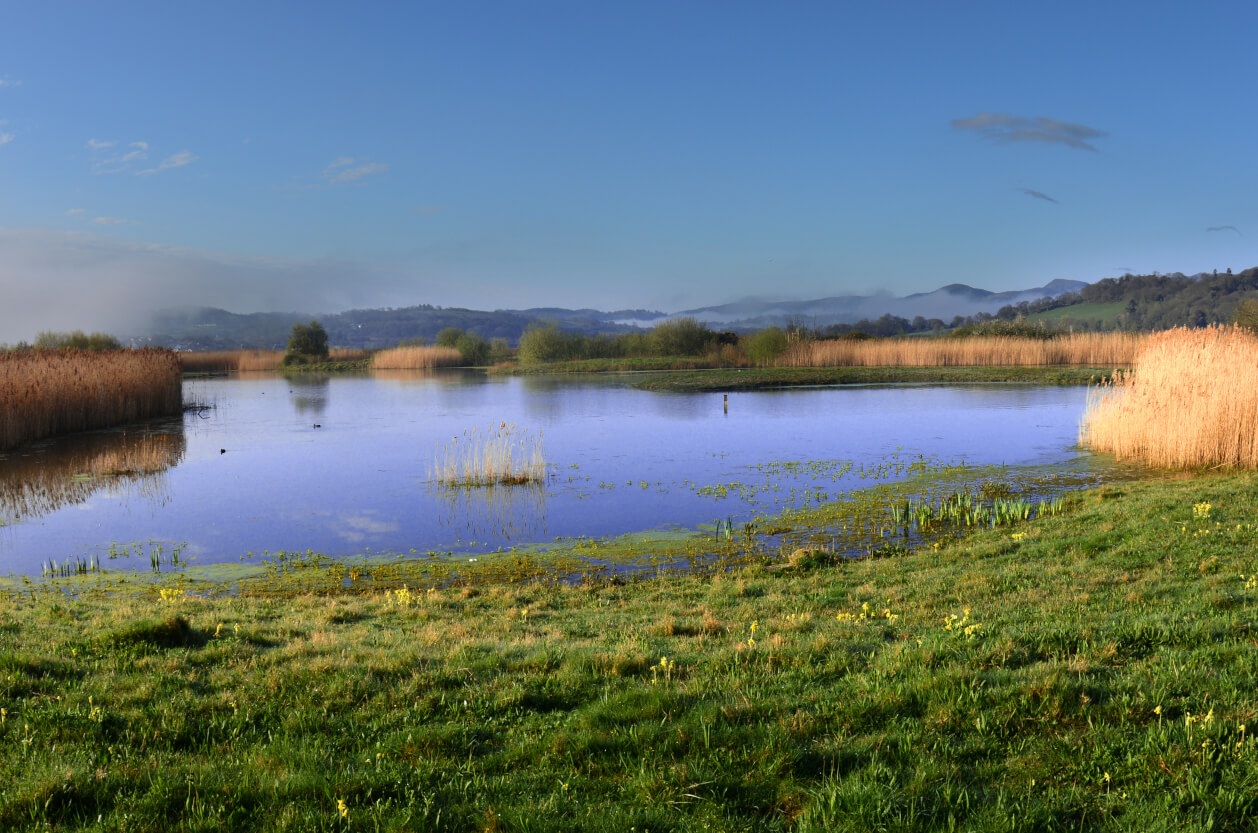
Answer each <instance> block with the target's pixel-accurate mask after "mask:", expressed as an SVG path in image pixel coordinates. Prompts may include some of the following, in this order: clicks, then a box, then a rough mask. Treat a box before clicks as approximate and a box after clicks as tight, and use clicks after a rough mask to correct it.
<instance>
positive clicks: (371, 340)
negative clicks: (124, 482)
mask: <svg viewBox="0 0 1258 833" xmlns="http://www.w3.org/2000/svg"><path fill="white" fill-rule="evenodd" d="M1085 286H1087V284H1086V283H1084V282H1082V281H1067V280H1056V281H1053V282H1052V283H1049V284H1046V285H1045V286H1042V287H1035V288H1032V289H1023V290H1017V291H1013V292H990V291H988V290H985V289H977V288H975V287H971V286H966V285H965V284H950V285H948V286H944V287H940V288H939V289H936V290H934V291H933V292H923V293H916V294H913V295H908V296H906V297H903V298H897V297H894V296H892V295H890V294H882V293H879V294H875V295H868V296H862V295H842V296H832V297H828V298H817V299H814V300H806V301H780V300H765V299H756V298H751V299H742V300H739V301H734V302H731V303H727V304H718V305H714V306H708V307H697V308H694V309H687V310H681V311H678V312H674V313H666V312H661V311H658V310H645V309H625V310H614V311H610V312H603V311H600V310H594V309H576V310H573V309H565V308H563V307H534V308H530V309H521V310H511V309H506V310H502V309H500V310H474V309H465V308H461V307H439V306H433V305H430V304H421V305H417V306H413V307H401V308H385V309H355V310H348V311H345V312H337V313H331V314H327V313H324V314H319V313H312V312H256V313H235V312H228V311H227V310H223V309H217V308H214V307H185V308H178V309H165V310H162V311H160V312H158V313H156V314H155V315H154V316H153V320H152V322H151V324H150V326H149V327H148V328H147V330H146V331H145V332H142V333H135V334H129V335H130V337H131V338H132V339H133V340H134V341H137V342H143V343H151V344H159V345H164V346H170V347H175V348H177V349H182V350H220V349H237V348H257V349H277V348H283V346H284V345H285V343H286V342H287V340H288V335H289V331H290V330H291V329H292V326H293V324H297V323H302V322H307V321H310V320H311V319H318V320H319V321H320V322H321V323H322V324H323V326H324V328H325V329H327V331H328V338H329V340H330V341H331V342H332V343H333V344H335V345H338V346H342V347H363V348H380V347H392V346H394V345H396V344H397V343H398V342H400V341H403V340H408V339H416V338H420V339H424V340H426V341H430V342H431V341H432V340H433V339H434V338H435V337H436V335H437V333H439V332H440V331H441V330H443V329H445V328H447V327H457V328H459V329H462V330H467V331H469V332H474V333H476V334H477V335H479V336H481V337H482V338H485V339H494V338H504V339H506V340H507V341H508V342H509V343H511V344H516V343H517V342H518V341H519V339H520V335H521V334H522V333H523V332H524V331H525V330H526V329H527V328H528V327H529V326H530V325H533V324H537V323H541V322H554V323H556V324H558V325H559V327H560V328H561V329H563V330H570V331H574V332H581V333H586V334H594V333H613V334H614V333H621V332H632V331H634V330H639V329H646V328H650V327H653V326H655V325H656V324H658V323H660V322H662V321H665V320H668V319H670V318H678V317H691V318H696V319H698V320H700V321H703V322H705V323H707V324H708V325H709V326H710V327H713V328H715V329H721V330H732V331H735V332H749V331H753V330H759V329H763V328H765V327H769V326H787V325H788V324H796V325H800V326H807V327H813V328H823V327H825V326H828V325H833V324H851V323H854V322H857V321H860V320H862V319H870V320H872V319H875V318H879V317H881V316H886V315H892V316H900V317H904V318H912V317H916V316H923V317H926V318H934V319H943V320H945V321H948V320H951V319H952V318H954V317H956V316H970V315H975V314H978V313H987V314H995V313H996V312H997V311H999V310H1000V309H1001V308H1003V307H1006V306H1009V305H1013V304H1017V303H1019V302H1021V301H1032V300H1038V299H1041V298H1046V297H1047V298H1051V297H1055V296H1058V295H1062V294H1065V293H1069V292H1077V291H1078V290H1080V289H1082V288H1083V287H1085Z"/></svg>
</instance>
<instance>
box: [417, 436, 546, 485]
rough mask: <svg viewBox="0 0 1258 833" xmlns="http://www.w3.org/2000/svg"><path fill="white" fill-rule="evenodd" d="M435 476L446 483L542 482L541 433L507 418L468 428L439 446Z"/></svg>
mask: <svg viewBox="0 0 1258 833" xmlns="http://www.w3.org/2000/svg"><path fill="white" fill-rule="evenodd" d="M432 478H433V480H436V481H437V482H439V483H442V484H444V485H446V486H493V485H499V484H501V485H518V484H523V483H541V482H543V481H544V480H545V479H546V460H545V458H544V457H543V455H542V435H541V433H540V432H539V433H538V434H537V436H533V435H532V434H530V433H529V430H528V429H527V428H519V427H518V426H516V425H514V424H512V423H508V422H503V423H502V424H501V425H499V426H498V427H497V428H493V427H490V428H489V429H488V430H486V431H480V430H478V429H476V428H473V429H472V430H471V431H465V432H463V436H461V437H454V438H453V439H451V440H450V442H449V443H447V444H446V445H445V446H444V447H442V448H441V449H439V450H438V453H437V458H436V462H435V464H434V467H433V471H432Z"/></svg>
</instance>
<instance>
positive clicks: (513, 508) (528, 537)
mask: <svg viewBox="0 0 1258 833" xmlns="http://www.w3.org/2000/svg"><path fill="white" fill-rule="evenodd" d="M435 488H436V489H437V493H438V494H439V495H441V496H443V497H444V498H445V501H444V511H443V512H442V514H441V515H440V516H439V517H438V524H439V525H440V526H441V527H442V528H443V529H447V530H449V531H451V532H453V533H454V534H455V536H456V543H458V544H471V543H474V542H484V541H496V540H503V539H505V540H507V541H540V540H544V539H545V538H546V537H547V536H546V486H545V484H543V483H519V484H512V485H495V486H477V487H468V488H440V487H435Z"/></svg>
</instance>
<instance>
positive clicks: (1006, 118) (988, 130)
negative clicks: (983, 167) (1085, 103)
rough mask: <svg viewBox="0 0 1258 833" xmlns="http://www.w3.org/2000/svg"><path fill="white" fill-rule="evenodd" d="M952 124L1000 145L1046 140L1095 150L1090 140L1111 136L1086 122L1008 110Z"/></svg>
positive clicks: (953, 121) (955, 120)
mask: <svg viewBox="0 0 1258 833" xmlns="http://www.w3.org/2000/svg"><path fill="white" fill-rule="evenodd" d="M952 126H953V127H955V128H956V129H958V130H974V131H977V132H978V134H979V136H980V137H981V138H983V139H991V140H992V141H993V142H998V143H1000V144H1006V143H1008V142H1046V143H1048V144H1058V145H1065V146H1067V147H1072V148H1078V149H1079V150H1090V151H1094V152H1095V151H1096V147H1095V146H1094V145H1092V144H1091V142H1092V141H1093V140H1094V139H1100V138H1102V137H1104V136H1106V135H1108V134H1107V133H1105V131H1103V130H1097V129H1096V128H1095V127H1088V126H1087V125H1085V124H1071V123H1070V122H1066V121H1061V120H1059V119H1052V118H1048V117H1047V116H1040V117H1038V118H1027V117H1025V116H1011V115H1009V114H1008V113H979V114H978V115H976V116H970V117H969V118H966V119H953V120H952Z"/></svg>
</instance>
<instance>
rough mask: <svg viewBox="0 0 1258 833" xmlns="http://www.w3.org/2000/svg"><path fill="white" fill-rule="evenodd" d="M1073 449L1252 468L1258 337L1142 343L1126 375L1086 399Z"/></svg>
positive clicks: (1230, 334)
mask: <svg viewBox="0 0 1258 833" xmlns="http://www.w3.org/2000/svg"><path fill="white" fill-rule="evenodd" d="M1080 442H1081V443H1082V444H1086V445H1088V446H1090V447H1092V448H1095V449H1097V450H1100V451H1106V452H1110V453H1112V454H1114V455H1116V456H1117V457H1118V458H1120V459H1127V460H1138V461H1141V462H1144V463H1148V464H1150V465H1155V466H1161V467H1168V468H1201V467H1205V466H1217V467H1222V468H1243V469H1253V468H1258V336H1255V335H1254V334H1253V333H1251V332H1249V331H1248V330H1244V329H1240V328H1236V327H1207V328H1202V329H1192V330H1190V329H1182V328H1180V329H1174V330H1167V331H1165V332H1162V333H1157V334H1155V335H1153V336H1150V337H1149V340H1148V342H1147V343H1146V345H1145V348H1144V350H1143V351H1142V352H1141V353H1140V355H1139V356H1138V357H1137V359H1136V363H1135V369H1134V371H1133V372H1132V373H1130V374H1120V375H1119V376H1118V377H1117V378H1116V379H1115V380H1114V382H1113V383H1112V384H1110V385H1106V386H1102V387H1100V388H1098V389H1097V390H1096V391H1095V392H1094V393H1093V395H1092V396H1091V397H1090V399H1089V403H1088V409H1087V412H1086V413H1085V415H1084V418H1083V424H1082V426H1081V428H1080Z"/></svg>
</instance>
